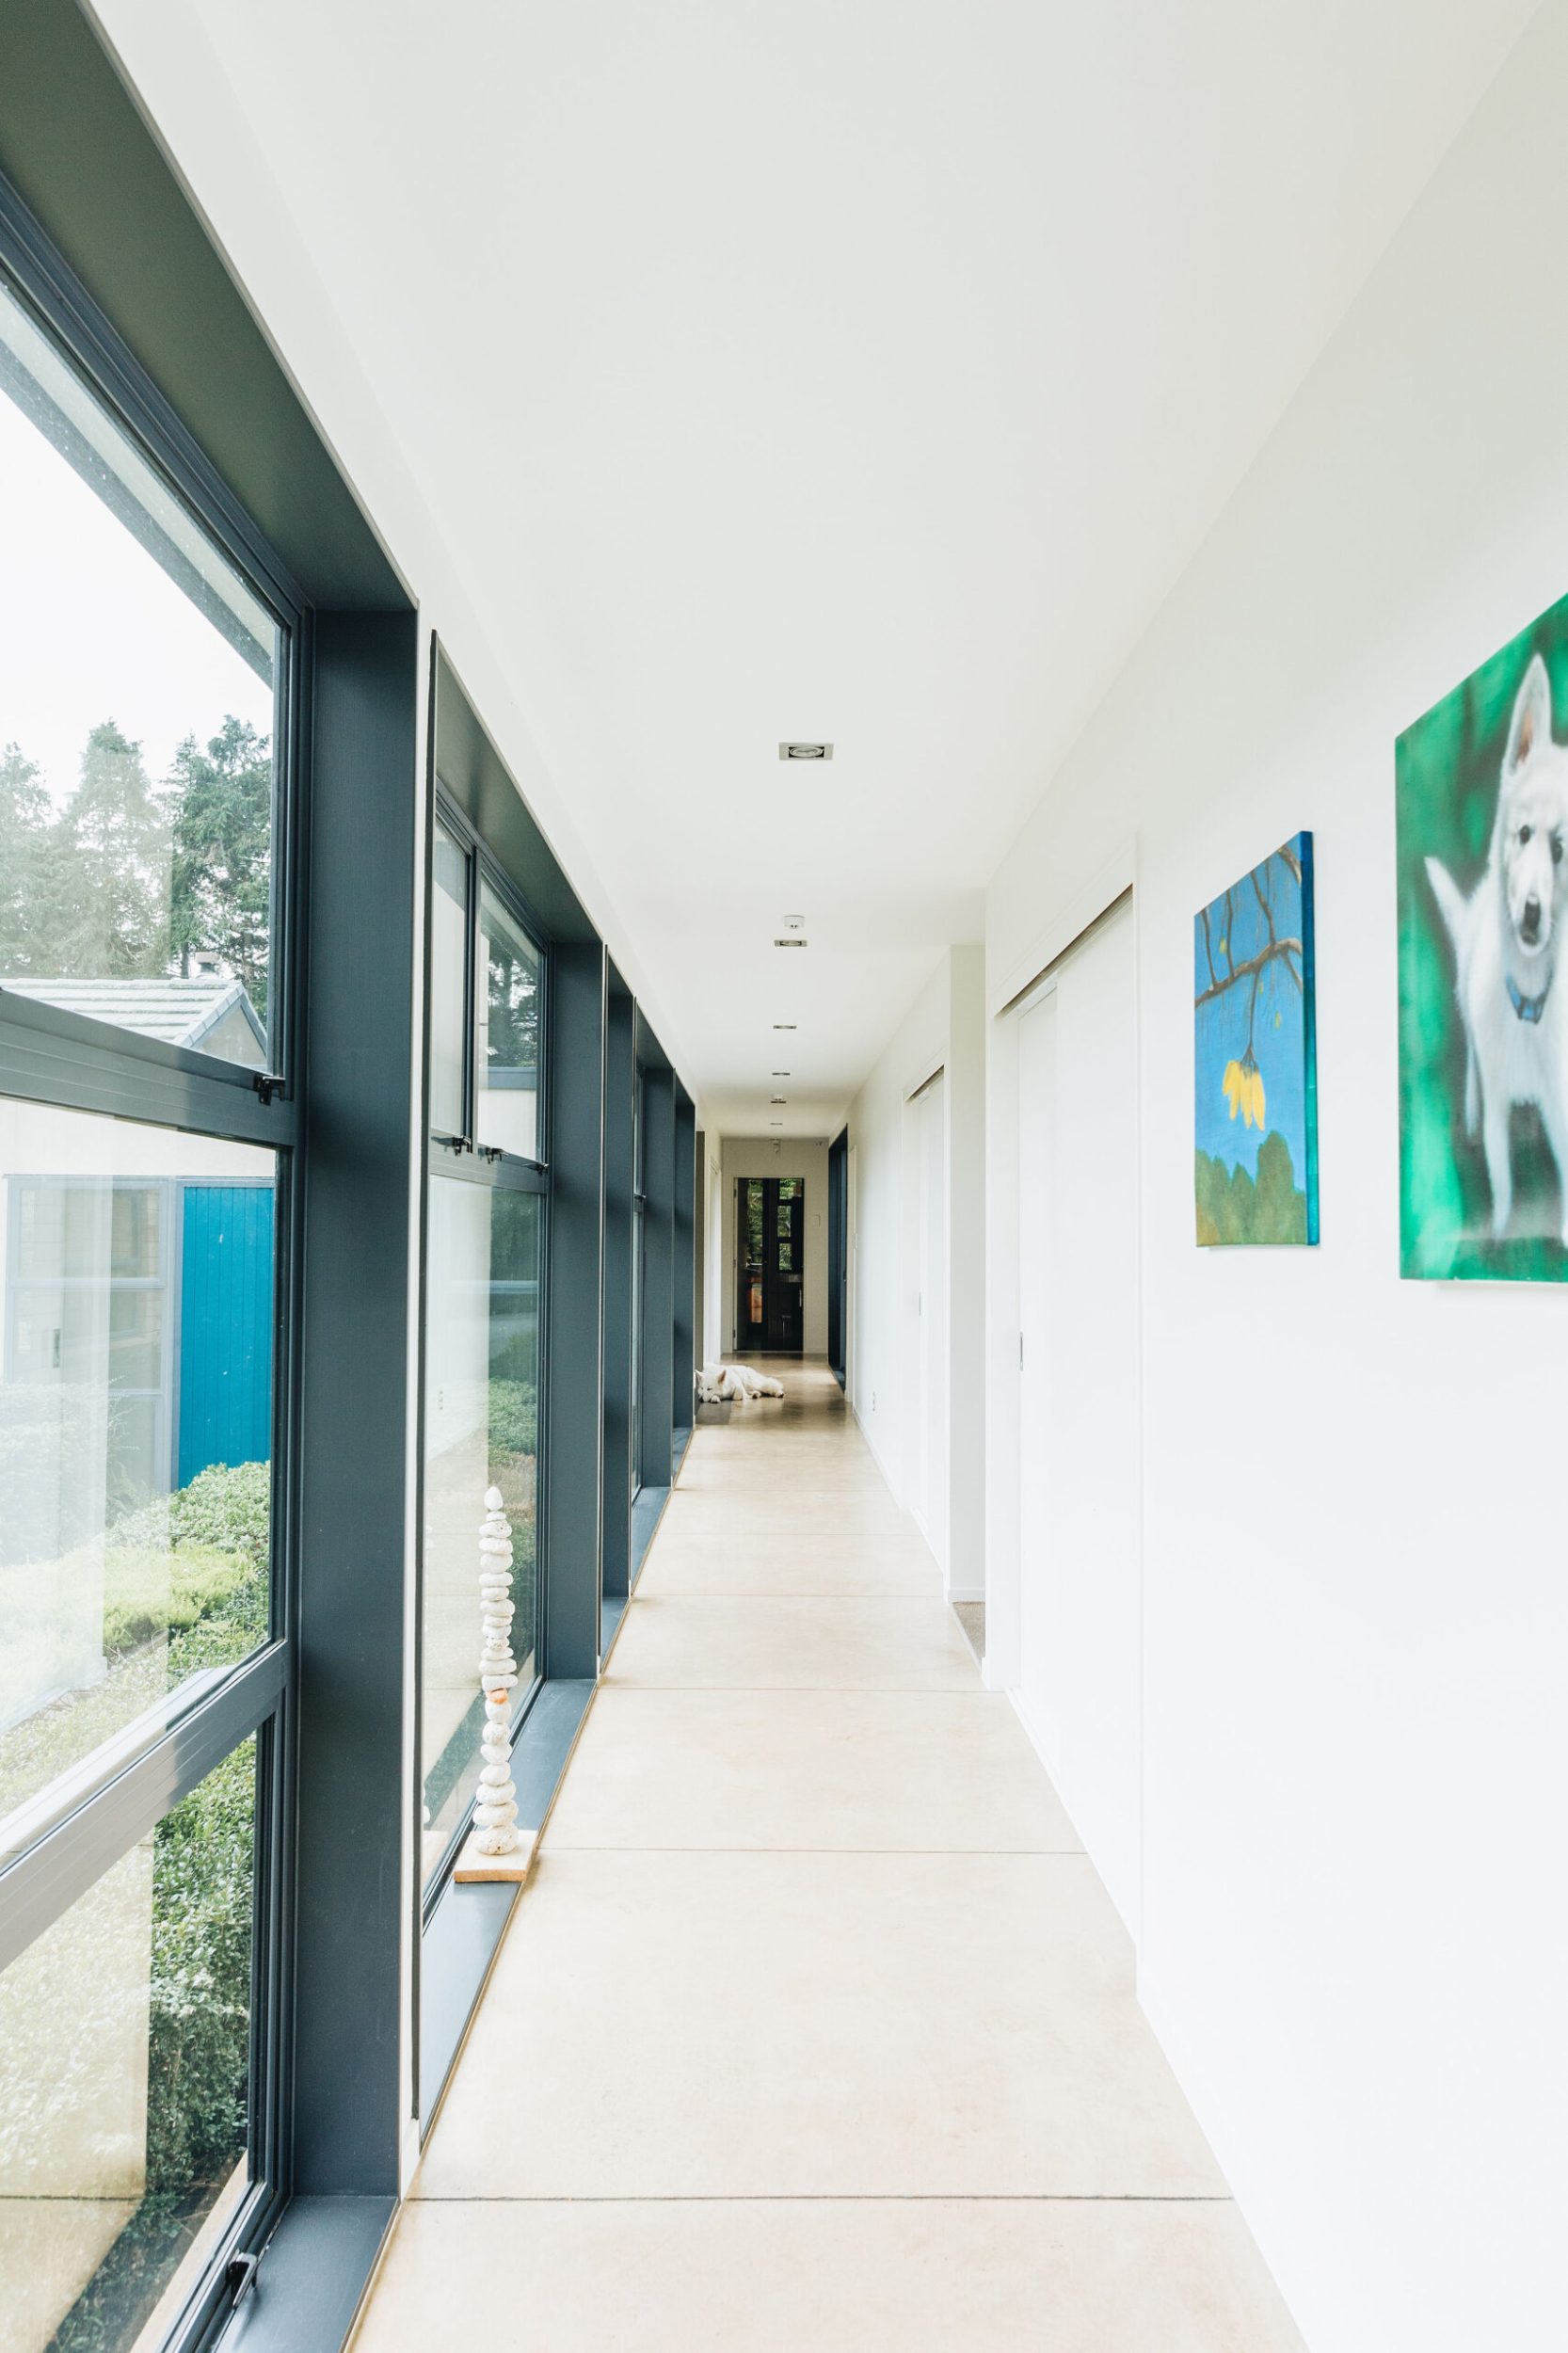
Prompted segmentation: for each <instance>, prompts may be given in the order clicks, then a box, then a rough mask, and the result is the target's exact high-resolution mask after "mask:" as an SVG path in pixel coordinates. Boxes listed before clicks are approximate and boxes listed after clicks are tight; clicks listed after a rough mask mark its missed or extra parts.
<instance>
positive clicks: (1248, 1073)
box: [1220, 1046, 1266, 1128]
mask: <svg viewBox="0 0 1568 2353" xmlns="http://www.w3.org/2000/svg"><path fill="white" fill-rule="evenodd" d="M1220 1088H1221V1092H1222V1093H1223V1094H1224V1097H1225V1100H1226V1101H1227V1102H1228V1103H1229V1105H1230V1115H1231V1117H1232V1119H1234V1118H1235V1116H1236V1114H1237V1112H1240V1114H1241V1116H1242V1118H1243V1120H1245V1122H1246V1124H1247V1126H1248V1127H1249V1128H1261V1127H1262V1125H1263V1121H1264V1118H1265V1116H1266V1112H1265V1104H1264V1096H1263V1073H1262V1072H1261V1070H1259V1068H1258V1066H1257V1064H1256V1061H1255V1060H1254V1058H1253V1050H1252V1048H1251V1047H1250V1046H1249V1047H1248V1048H1247V1050H1246V1052H1245V1053H1244V1054H1243V1055H1242V1057H1241V1059H1240V1062H1227V1063H1226V1064H1225V1073H1224V1078H1223V1079H1222V1080H1220Z"/></svg>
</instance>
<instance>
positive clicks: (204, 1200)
mask: <svg viewBox="0 0 1568 2353" xmlns="http://www.w3.org/2000/svg"><path fill="white" fill-rule="evenodd" d="M183 1193H184V1201H183V1205H182V1218H181V1226H182V1239H181V1253H180V1397H179V1418H178V1421H177V1423H176V1428H177V1430H178V1432H179V1459H178V1461H177V1464H176V1465H175V1484H176V1485H177V1486H181V1487H184V1486H188V1484H189V1483H190V1481H192V1480H193V1479H194V1478H195V1477H196V1476H197V1473H198V1472H199V1471H204V1470H207V1469H209V1468H210V1467H211V1466H212V1465H213V1464H215V1463H230V1464H232V1463H260V1462H265V1461H266V1459H267V1457H268V1455H269V1454H270V1453H271V1450H272V1257H273V1192H272V1187H271V1186H270V1185H185V1186H184V1188H183Z"/></svg>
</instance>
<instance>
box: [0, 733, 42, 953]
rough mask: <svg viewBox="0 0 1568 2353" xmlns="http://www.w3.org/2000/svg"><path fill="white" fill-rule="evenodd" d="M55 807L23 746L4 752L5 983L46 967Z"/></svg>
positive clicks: (0, 891) (1, 938) (1, 913)
mask: <svg viewBox="0 0 1568 2353" xmlns="http://www.w3.org/2000/svg"><path fill="white" fill-rule="evenodd" d="M52 814H53V812H52V811H51V809H50V807H49V795H48V792H46V791H45V789H44V786H43V784H42V781H41V779H40V775H39V771H38V767H37V765H36V763H35V762H34V761H32V760H27V759H25V758H24V755H23V753H22V751H21V749H20V747H19V746H18V745H17V744H7V745H6V747H5V749H4V751H3V752H0V983H4V981H5V980H6V979H7V978H8V976H9V977H14V978H17V979H21V978H23V977H24V975H26V974H27V973H31V972H44V971H47V970H48V969H49V952H48V947H47V943H46V941H45V940H44V938H43V937H42V931H43V925H42V920H41V919H42V917H43V914H44V910H45V907H46V905H47V903H48V900H49V898H50V896H51V893H50V892H49V890H48V888H47V884H46V874H45V869H46V866H47V862H48V854H49V830H50V824H51V819H52Z"/></svg>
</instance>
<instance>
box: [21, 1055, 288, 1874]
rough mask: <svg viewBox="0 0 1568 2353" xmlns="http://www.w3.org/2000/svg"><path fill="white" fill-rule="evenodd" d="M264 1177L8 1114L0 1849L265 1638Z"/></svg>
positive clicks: (152, 1131)
mask: <svg viewBox="0 0 1568 2353" xmlns="http://www.w3.org/2000/svg"><path fill="white" fill-rule="evenodd" d="M273 1176H274V1169H273V1156H272V1154H271V1153H269V1152H262V1151H258V1150H256V1149H255V1148H254V1147H253V1146H251V1145H249V1144H223V1143H218V1142H216V1140H214V1139H212V1138H209V1137H200V1136H182V1135H176V1134H173V1133H171V1132H169V1131H168V1130H167V1129H163V1128H141V1127H136V1126H135V1125H133V1124H132V1123H131V1122H130V1121H128V1120H114V1119H105V1118H101V1117H99V1116H98V1115H96V1114H95V1113H92V1112H67V1111H55V1110H52V1109H50V1108H48V1107H47V1106H44V1105H40V1104H32V1103H17V1102H13V1101H10V1100H8V1099H7V1098H3V1097H0V1268H4V1270H5V1289H4V1299H3V1302H0V1307H3V1314H0V1848H5V1847H8V1846H14V1845H15V1844H16V1843H17V1842H18V1840H19V1839H20V1838H21V1837H23V1836H25V1835H27V1834H29V1833H28V1822H29V1820H30V1819H31V1816H32V1813H33V1812H34V1811H36V1807H35V1802H34V1801H37V1802H38V1803H49V1804H53V1803H55V1802H56V1801H57V1799H58V1796H59V1793H58V1792H57V1791H56V1793H55V1794H54V1796H53V1797H51V1796H49V1795H48V1793H49V1792H50V1789H51V1785H53V1784H55V1783H56V1781H57V1780H58V1778H59V1776H61V1775H62V1774H67V1773H70V1772H72V1769H75V1768H78V1767H80V1766H81V1765H82V1764H83V1761H84V1760H85V1759H86V1758H88V1756H89V1755H90V1754H91V1753H92V1752H94V1751H95V1750H97V1749H98V1748H99V1746H100V1744H101V1743H102V1742H104V1741H105V1740H108V1739H111V1738H112V1737H114V1736H115V1735H117V1734H119V1733H121V1732H123V1731H124V1730H125V1728H126V1727H127V1726H128V1725H130V1724H132V1723H133V1722H135V1721H136V1720H137V1719H138V1718H142V1717H145V1716H147V1715H148V1713H149V1711H155V1712H156V1713H157V1714H158V1715H160V1716H162V1715H166V1714H167V1713H168V1704H169V1702H168V1695H169V1694H170V1693H172V1692H176V1691H178V1690H180V1689H181V1688H182V1687H183V1686H185V1685H186V1684H188V1683H190V1681H191V1679H192V1678H193V1677H195V1676H197V1675H199V1674H200V1673H203V1672H205V1671H206V1670H209V1669H212V1668H216V1667H224V1666H228V1665H232V1663H233V1662H234V1661H235V1660H237V1659H239V1658H242V1657H245V1655H246V1654H247V1652H248V1651H250V1650H252V1649H254V1647H255V1645H256V1644H257V1643H258V1642H259V1641H262V1640H263V1639H264V1636H265V1633H266V1626H267V1573H268V1572H267V1549H268V1533H269V1517H270V1510H271V1492H272V1482H271V1472H270V1469H269V1466H268V1465H269V1456H270V1453H271V1422H272V1334H273V1309H272V1284H273V1248H274V1242H273V1226H274V1212H273V1196H274V1189H273ZM187 1696H189V1694H187ZM18 1808H22V1809H24V1812H23V1813H22V1815H21V1816H20V1817H18V1818H17V1819H15V1820H13V1821H11V1822H10V1823H7V1822H6V1820H5V1817H7V1816H9V1815H12V1814H13V1812H14V1811H15V1809H18Z"/></svg>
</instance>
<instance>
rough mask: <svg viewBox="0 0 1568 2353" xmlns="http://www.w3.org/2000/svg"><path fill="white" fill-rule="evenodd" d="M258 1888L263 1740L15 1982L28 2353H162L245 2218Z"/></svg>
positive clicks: (23, 1963) (5, 2048)
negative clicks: (134, 2351) (230, 2229)
mask: <svg viewBox="0 0 1568 2353" xmlns="http://www.w3.org/2000/svg"><path fill="white" fill-rule="evenodd" d="M256 1881H257V1856H256V1742H255V1740H254V1739H253V1738H252V1739H248V1740H245V1741H242V1742H241V1743H240V1745H239V1747H238V1748H236V1749H234V1750H232V1752H231V1753H230V1754H229V1755H228V1756H226V1757H225V1758H224V1759H223V1761H222V1763H221V1764H219V1765H217V1766H216V1767H215V1768H214V1769H213V1770H212V1772H210V1773H209V1774H207V1775H206V1776H205V1777H204V1779H203V1780H202V1781H201V1782H200V1784H199V1785H198V1786H197V1787H196V1788H194V1789H193V1790H192V1791H191V1792H190V1794H189V1796H188V1797H186V1798H184V1800H182V1801H181V1802H180V1804H178V1805H177V1806H175V1807H174V1808H173V1810H172V1811H171V1812H169V1813H168V1814H166V1815H165V1816H164V1817H163V1819H162V1820H161V1821H159V1822H158V1823H157V1824H156V1825H155V1826H154V1827H153V1828H152V1830H150V1831H149V1832H148V1833H146V1835H145V1836H143V1837H141V1838H140V1839H138V1840H137V1841H136V1844H135V1845H134V1846H132V1847H131V1848H130V1849H128V1850H127V1851H126V1852H125V1853H124V1854H122V1855H120V1857H119V1858H118V1860H117V1861H115V1862H113V1863H111V1864H110V1865H109V1866H108V1868H107V1869H106V1870H105V1871H104V1873H103V1874H102V1876H101V1877H100V1878H98V1879H97V1880H96V1881H94V1882H93V1884H92V1885H91V1886H90V1887H89V1888H88V1889H87V1890H86V1891H85V1892H84V1893H83V1894H82V1895H80V1896H79V1897H77V1898H76V1900H75V1901H74V1902H73V1903H72V1904H71V1905H69V1906H68V1907H67V1909H66V1910H65V1911H64V1912H62V1913H60V1915H59V1917H58V1918H57V1919H56V1920H55V1921H54V1922H53V1923H52V1924H51V1925H50V1926H49V1927H48V1928H47V1929H44V1930H43V1932H42V1934H41V1935H40V1936H38V1937H36V1938H35V1939H34V1940H33V1942H32V1943H31V1944H30V1945H27V1946H26V1948H25V1949H24V1951H23V1952H22V1953H20V1954H19V1955H18V1956H17V1958H16V1959H15V1960H14V1961H12V1962H11V1963H10V1965H9V1967H8V1968H7V1969H6V1970H4V1971H3V1972H0V2264H3V2265H4V2266H5V2292H6V2313H7V2321H6V2326H7V2337H6V2342H7V2343H8V2345H14V2346H15V2347H16V2348H17V2353H34V2348H37V2349H38V2353H43V2348H45V2347H47V2348H48V2353H104V2348H107V2347H119V2346H125V2347H127V2348H130V2347H135V2346H140V2345H151V2346H156V2345H157V2344H158V2343H159V2341H160V2339H161V2337H162V2336H163V2335H164V2333H165V2331H166V2329H168V2327H171V2326H172V2325H173V2324H174V2322H176V2321H177V2320H178V2319H179V2317H180V2313H181V2311H182V2308H183V2306H184V2302H185V2300H186V2295H185V2292H186V2290H187V2289H188V2287H189V2286H190V2284H191V2282H192V2280H193V2277H194V2276H196V2275H198V2274H199V2273H200V2268H201V2258H202V2255H203V2253H204V2252H207V2251H210V2250H211V2249H213V2248H214V2247H215V2246H216V2243H217V2241H218V2240H219V2238H220V2237H221V2236H222V2234H223V2230H224V2226H225V2224H227V2223H232V2220H233V2218H234V2217H235V2216H236V2214H237V2213H238V2211H239V2208H240V2205H241V2202H242V2201H243V2200H244V2198H245V2196H246V2193H247V2191H248V2189H249V2188H250V2186H251V2183H252V2133H251V2105H252V2102H251V2080H250V2027H251V2015H252V2002H253V1986H252V1966H253V1962H252V1948H253V1941H254V1940H253V1937H252V1930H251V1922H252V1918H253V1914H254V1911H255V1897H256ZM160 2323H161V2324H163V2325H162V2326H160V2325H159V2324H160Z"/></svg>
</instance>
